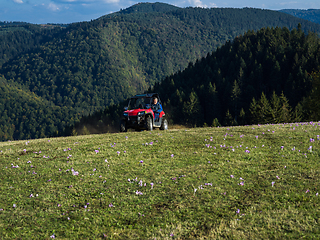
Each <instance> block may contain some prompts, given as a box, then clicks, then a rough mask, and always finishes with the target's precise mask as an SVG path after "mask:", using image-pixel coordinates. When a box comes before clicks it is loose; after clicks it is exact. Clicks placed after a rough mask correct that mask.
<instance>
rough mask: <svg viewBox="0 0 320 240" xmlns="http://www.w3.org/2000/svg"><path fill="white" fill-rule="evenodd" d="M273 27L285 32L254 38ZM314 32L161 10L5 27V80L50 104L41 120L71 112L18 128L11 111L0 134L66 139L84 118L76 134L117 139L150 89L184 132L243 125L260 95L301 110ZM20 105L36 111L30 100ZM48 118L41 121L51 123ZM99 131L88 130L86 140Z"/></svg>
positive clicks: (231, 12) (310, 27)
mask: <svg viewBox="0 0 320 240" xmlns="http://www.w3.org/2000/svg"><path fill="white" fill-rule="evenodd" d="M299 22H301V25H300V27H299V29H297V30H296V29H294V30H292V31H291V32H290V30H291V29H293V27H295V26H297V25H298V23H299ZM267 26H269V27H276V26H280V27H283V26H286V28H284V29H280V28H276V29H273V28H263V29H262V30H260V31H258V32H254V31H253V30H258V29H260V28H262V27H267ZM249 29H251V30H250V31H249V32H248V33H246V34H245V35H243V36H242V35H241V34H244V32H246V31H248V30H249ZM308 31H314V32H320V25H318V24H314V23H310V22H308V21H302V20H301V19H298V18H295V17H292V16H290V15H287V14H284V13H279V12H276V11H269V10H260V9H247V8H246V9H228V8H226V9H218V8H212V9H202V8H186V9H180V8H176V7H174V6H170V5H167V4H160V3H156V4H138V5H135V6H133V7H132V8H129V9H126V10H122V11H120V12H119V13H117V14H110V15H106V16H103V17H101V18H99V19H97V20H94V21H91V22H81V23H74V24H70V25H67V26H59V25H44V26H38V25H32V24H24V23H16V24H5V23H4V24H0V39H1V41H0V42H1V44H0V45H1V46H0V74H2V75H3V76H4V78H5V79H7V80H8V81H9V82H12V83H13V82H14V83H17V84H18V85H19V86H21V87H22V88H23V89H25V91H26V92H32V93H33V94H35V96H36V97H37V98H38V99H41V102H42V103H46V104H48V105H46V104H45V105H35V106H34V109H36V110H37V111H38V112H36V111H31V112H34V113H35V112H36V113H37V114H35V115H39V112H41V111H40V110H41V109H49V108H50V107H44V106H49V105H50V106H54V107H56V108H57V109H66V110H63V111H62V110H61V112H63V114H55V113H54V110H52V115H54V119H55V120H52V121H51V120H50V121H51V123H52V124H51V123H50V124H48V123H47V122H45V121H44V122H43V121H40V120H34V121H32V123H31V122H30V123H27V122H26V121H25V122H23V121H22V120H21V119H20V118H18V119H17V120H16V121H15V122H14V124H13V122H12V121H11V119H13V117H12V116H13V115H20V114H21V113H20V110H18V108H13V109H15V110H14V111H11V112H10V114H11V115H10V116H9V115H8V118H9V117H10V121H3V122H2V125H1V126H0V127H1V129H8V130H6V132H10V131H11V132H15V131H17V130H16V129H17V126H19V134H13V133H12V134H7V135H6V137H3V138H2V139H12V138H15V139H25V138H29V137H39V136H40V135H41V134H42V133H43V134H44V135H45V136H48V135H53V133H54V134H56V133H57V131H58V132H59V134H61V130H60V129H61V128H63V127H64V126H66V124H68V125H69V123H71V124H72V123H74V121H76V120H77V119H78V117H79V116H80V115H82V116H86V117H84V118H83V120H81V121H80V123H77V124H76V125H77V126H81V127H80V129H81V128H82V126H83V125H81V123H82V122H86V123H90V124H89V125H91V126H92V127H93V128H94V129H95V130H94V132H103V131H112V128H111V126H116V125H117V124H118V121H119V120H118V117H119V116H120V114H121V111H122V109H120V110H119V109H118V108H117V107H119V106H123V103H121V101H123V100H124V99H126V98H128V97H130V96H131V95H133V94H136V93H137V92H143V91H145V90H147V89H148V88H149V89H150V88H151V86H155V87H154V89H155V90H156V91H159V92H160V93H161V96H162V98H163V102H164V103H166V107H167V108H168V109H169V111H168V116H169V118H170V119H169V121H174V122H177V123H183V124H185V123H188V124H190V125H197V126H202V125H203V124H204V123H206V124H207V125H211V124H212V122H213V120H214V119H215V118H217V119H218V121H219V122H220V123H223V122H224V117H225V116H226V110H227V109H229V110H230V114H231V115H232V116H233V120H235V121H238V118H239V116H240V115H239V114H240V110H241V109H243V111H244V112H245V113H248V112H249V111H248V109H249V104H250V101H251V100H252V97H256V98H258V97H259V96H260V94H261V92H262V91H264V92H266V96H267V97H269V96H270V94H271V93H272V91H273V90H275V91H276V93H277V94H280V92H281V91H283V92H284V94H285V96H287V97H288V99H289V101H290V104H292V106H293V107H294V106H296V105H297V103H298V102H299V101H300V100H301V99H302V97H304V96H305V95H304V93H305V91H307V90H309V88H310V84H309V83H310V76H309V75H308V74H307V73H309V72H310V71H312V70H314V69H316V67H317V66H318V63H319V61H318V56H317V49H318V38H317V37H316V35H315V34H308V35H307V33H308ZM236 36H239V37H237V38H236V39H235V40H233V39H234V38H235V37H236ZM231 41H232V42H231ZM223 44H225V45H224V46H223V47H221V48H217V47H220V46H222V45H223ZM215 49H217V50H216V51H215ZM212 51H214V52H213V53H212V54H208V52H212ZM196 59H198V60H196ZM183 69H185V70H184V71H183V72H182V70H183ZM174 73H175V74H174ZM288 73H290V74H288ZM166 76H168V77H166ZM163 78H164V80H163V82H161V83H160V80H161V79H163ZM271 86H272V87H271ZM13 88H15V87H13ZM27 96H28V95H27ZM1 98H2V96H1ZM2 99H5V98H2ZM207 99H210V100H209V101H208V100H207ZM13 101H15V102H17V101H18V100H16V99H15V100H13ZM19 101H20V102H21V104H22V105H23V104H27V106H29V101H32V100H31V99H28V97H26V98H24V100H23V101H21V100H19ZM10 107H11V106H10V105H5V107H4V109H5V110H7V108H10ZM105 107H107V109H105ZM190 107H192V108H190ZM102 109H105V110H102ZM184 110H186V111H184ZM48 111H49V110H48ZM50 111H51V110H50ZM59 111H60V110H59ZM111 111H114V112H111ZM30 114H31V113H30ZM50 114H51V112H50V113H49V112H45V113H43V114H42V115H43V116H44V117H43V118H44V119H53V118H52V117H48V116H49V115H50ZM241 116H244V115H243V112H242V115H241ZM32 119H35V118H32ZM66 119H68V121H66ZM241 121H242V122H243V124H244V123H245V122H244V120H243V119H242V120H241ZM27 124H29V125H30V126H29V125H27ZM13 125H14V127H13ZM48 126H54V127H48ZM57 126H58V127H57ZM27 129H32V131H31V130H30V131H29V130H27ZM37 129H39V130H37ZM43 129H45V130H43ZM116 129H118V128H117V127H116ZM51 130H52V133H50V134H49V132H50V131H51ZM91 130H92V129H90V128H89V127H87V126H86V129H84V132H88V131H89V132H92V131H91ZM72 131H73V133H74V134H76V133H80V132H81V131H80V130H79V132H78V128H77V130H75V129H74V128H73V127H71V126H69V127H67V129H66V131H65V132H66V133H69V134H70V132H72ZM27 132H30V133H27ZM37 132H41V134H39V133H37ZM0 134H1V133H0ZM43 134H42V135H41V136H43ZM2 136H4V135H2Z"/></svg>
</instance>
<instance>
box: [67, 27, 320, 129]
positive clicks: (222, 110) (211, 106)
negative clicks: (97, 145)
mask: <svg viewBox="0 0 320 240" xmlns="http://www.w3.org/2000/svg"><path fill="white" fill-rule="evenodd" d="M319 70H320V39H319V37H318V36H317V34H314V33H309V34H305V33H304V32H303V31H302V30H301V25H298V26H297V28H296V29H293V30H291V31H289V30H288V28H279V27H276V28H269V27H267V28H262V29H260V30H258V31H248V32H246V33H245V34H243V35H240V36H238V37H236V38H235V39H234V40H233V41H228V42H227V43H226V44H224V45H223V46H221V47H219V48H217V50H216V51H213V52H212V53H208V55H207V56H206V57H203V58H202V59H199V60H197V61H196V62H195V63H190V64H189V66H188V67H187V68H186V69H185V70H184V71H179V72H177V73H175V74H172V75H170V76H167V77H166V78H164V79H163V81H161V82H160V83H156V84H155V85H154V86H153V87H152V88H150V89H149V90H148V91H149V92H158V93H159V94H160V96H161V99H162V102H163V105H164V109H165V110H166V112H167V114H166V115H167V118H168V120H169V122H170V123H171V124H173V123H174V124H183V125H188V126H190V127H196V126H221V125H224V126H232V125H246V124H258V123H259V124H266V123H270V124H271V123H288V122H300V121H318V120H320V108H319V102H320V99H319V98H320V94H319V90H320V88H319V87H320V73H319ZM124 105H125V102H123V103H122V104H119V105H118V106H117V107H115V106H112V107H109V108H106V109H105V111H100V112H96V113H95V114H93V115H92V116H87V117H84V118H82V119H81V120H80V121H79V122H78V123H77V124H75V125H73V126H70V128H69V129H68V132H67V134H68V135H69V134H83V133H85V132H86V131H87V129H88V127H89V126H90V128H92V129H93V128H95V127H96V128H97V129H99V128H100V129H103V128H102V127H101V126H109V128H106V129H103V130H104V131H112V128H111V127H110V126H117V119H120V118H121V112H122V108H123V106H124ZM98 122H99V124H100V126H99V125H98V124H97V123H98ZM112 124H113V125H112ZM84 126H85V130H86V131H84V130H83V127H84Z"/></svg>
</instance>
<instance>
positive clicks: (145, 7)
mask: <svg viewBox="0 0 320 240" xmlns="http://www.w3.org/2000/svg"><path fill="white" fill-rule="evenodd" d="M178 9H181V8H179V7H176V6H173V5H170V4H166V3H160V2H156V3H137V4H135V5H133V6H131V7H128V8H126V9H121V10H120V11H119V12H116V13H113V14H108V15H106V16H103V17H110V16H113V15H121V14H130V13H138V12H139V13H152V12H170V11H176V10H178Z"/></svg>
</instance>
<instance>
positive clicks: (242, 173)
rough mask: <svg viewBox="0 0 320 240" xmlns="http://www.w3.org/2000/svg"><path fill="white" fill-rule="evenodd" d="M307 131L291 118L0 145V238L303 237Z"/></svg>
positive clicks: (313, 180) (312, 225) (309, 163)
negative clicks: (273, 122)
mask: <svg viewBox="0 0 320 240" xmlns="http://www.w3.org/2000/svg"><path fill="white" fill-rule="evenodd" d="M319 134H320V131H319V125H318V123H294V124H279V125H263V126H245V127H229V128H227V127H225V128H194V129H175V130H172V131H170V130H169V131H158V130H156V131H152V132H147V131H143V132H128V133H121V134H103V135H88V136H78V137H67V138H52V139H39V140H29V141H14V142H4V143H0V151H1V153H0V158H1V161H0V169H1V172H2V173H1V175H0V182H1V185H0V191H1V195H0V235H1V236H3V238H4V239H12V238H22V239H28V238H39V239H49V238H50V237H52V238H53V237H55V238H56V239H100V238H107V239H128V238H129V239H155V238H156V239H194V238H197V239H206V238H207V239H213V238H216V239H219V238H231V239H255V238H260V239H261V238H263V239H268V238H302V237H306V238H315V237H316V236H317V235H318V234H319V227H318V221H319V217H320V211H319V196H318V191H319V185H320V184H319V182H320V181H319V180H320V177H319V176H320V174H319V173H320V163H319V155H320V154H319V153H320V152H319V149H318V148H319ZM310 146H312V147H310Z"/></svg>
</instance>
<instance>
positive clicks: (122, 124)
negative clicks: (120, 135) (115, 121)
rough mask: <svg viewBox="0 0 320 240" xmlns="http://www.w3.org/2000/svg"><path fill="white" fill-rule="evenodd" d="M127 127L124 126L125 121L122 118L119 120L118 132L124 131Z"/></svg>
mask: <svg viewBox="0 0 320 240" xmlns="http://www.w3.org/2000/svg"><path fill="white" fill-rule="evenodd" d="M126 131H127V127H126V122H125V121H124V120H121V121H120V132H126Z"/></svg>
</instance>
